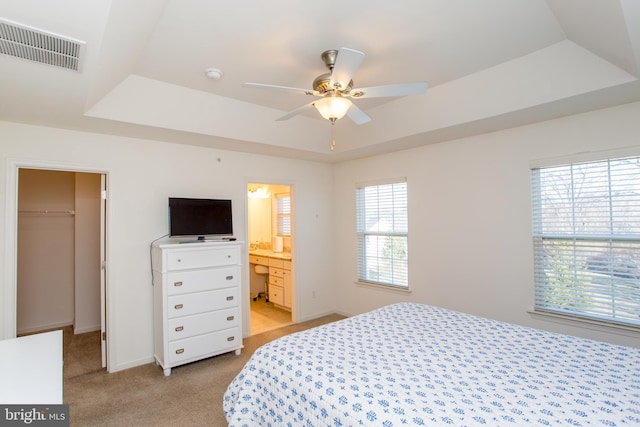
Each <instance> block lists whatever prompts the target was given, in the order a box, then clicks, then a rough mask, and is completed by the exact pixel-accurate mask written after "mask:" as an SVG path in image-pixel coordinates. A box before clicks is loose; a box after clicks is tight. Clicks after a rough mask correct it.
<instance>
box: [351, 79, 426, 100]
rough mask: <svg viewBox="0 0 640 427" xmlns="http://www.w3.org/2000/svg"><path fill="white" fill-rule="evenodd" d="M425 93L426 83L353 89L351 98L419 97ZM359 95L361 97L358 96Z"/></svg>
mask: <svg viewBox="0 0 640 427" xmlns="http://www.w3.org/2000/svg"><path fill="white" fill-rule="evenodd" d="M426 91H427V83H426V82H419V83H404V84H395V85H386V86H371V87H363V88H358V89H353V90H352V91H351V94H350V95H351V96H352V97H354V98H382V97H385V96H406V95H419V94H421V93H425V92H426ZM360 93H361V95H360Z"/></svg>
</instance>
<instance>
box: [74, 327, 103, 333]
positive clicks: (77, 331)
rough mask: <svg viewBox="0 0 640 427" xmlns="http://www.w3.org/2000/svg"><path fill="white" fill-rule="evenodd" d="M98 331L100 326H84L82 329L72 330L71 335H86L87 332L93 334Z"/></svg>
mask: <svg viewBox="0 0 640 427" xmlns="http://www.w3.org/2000/svg"><path fill="white" fill-rule="evenodd" d="M99 330H100V325H97V326H96V325H94V326H85V327H84V328H73V334H74V335H78V334H86V333H88V332H94V331H99Z"/></svg>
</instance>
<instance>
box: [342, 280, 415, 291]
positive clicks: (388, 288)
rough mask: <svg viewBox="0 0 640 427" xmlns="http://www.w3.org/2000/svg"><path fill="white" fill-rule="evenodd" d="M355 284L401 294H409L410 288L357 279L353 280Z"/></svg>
mask: <svg viewBox="0 0 640 427" xmlns="http://www.w3.org/2000/svg"><path fill="white" fill-rule="evenodd" d="M353 283H355V284H356V285H358V286H360V287H363V288H373V289H377V290H380V291H385V292H391V293H394V294H403V295H409V294H411V289H409V288H408V287H407V288H401V287H399V286H393V285H381V284H379V283H372V282H361V281H359V280H356V281H355V282H353Z"/></svg>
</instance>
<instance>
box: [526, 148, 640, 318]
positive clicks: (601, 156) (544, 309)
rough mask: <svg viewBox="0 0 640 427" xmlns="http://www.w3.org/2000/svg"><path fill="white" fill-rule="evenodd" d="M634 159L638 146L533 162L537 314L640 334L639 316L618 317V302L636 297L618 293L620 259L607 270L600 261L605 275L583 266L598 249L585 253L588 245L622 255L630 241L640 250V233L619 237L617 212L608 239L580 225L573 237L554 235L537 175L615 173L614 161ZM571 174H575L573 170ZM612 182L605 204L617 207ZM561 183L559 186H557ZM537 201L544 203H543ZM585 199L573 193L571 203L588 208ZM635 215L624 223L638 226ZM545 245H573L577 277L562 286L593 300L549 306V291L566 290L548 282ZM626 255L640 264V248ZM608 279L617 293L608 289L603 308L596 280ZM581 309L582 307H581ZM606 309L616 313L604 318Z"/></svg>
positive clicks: (639, 157)
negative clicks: (602, 169) (583, 170)
mask: <svg viewBox="0 0 640 427" xmlns="http://www.w3.org/2000/svg"><path fill="white" fill-rule="evenodd" d="M630 158H631V159H633V158H635V159H636V160H637V161H638V163H640V150H639V149H638V148H635V147H634V148H627V149H621V150H610V151H606V152H589V153H582V154H579V155H573V156H564V157H561V158H556V159H544V160H539V161H534V162H531V163H530V169H531V171H530V172H531V178H530V188H531V201H532V205H531V211H532V241H533V242H532V243H533V257H534V260H533V261H534V263H533V264H534V265H533V267H534V271H533V272H534V283H533V286H534V304H533V310H532V312H533V313H536V314H543V315H550V316H560V317H564V318H568V319H572V320H575V321H579V322H581V323H591V324H601V325H607V326H614V327H619V328H624V329H632V330H639V329H640V319H639V321H638V322H636V321H635V317H633V316H631V315H628V314H627V315H626V316H621V315H620V314H619V313H617V312H616V308H615V306H616V304H617V303H620V302H622V301H624V299H623V298H626V297H628V296H630V295H631V296H635V295H634V293H633V291H629V293H626V292H620V291H617V290H616V289H615V288H616V287H617V286H618V285H617V284H614V282H616V281H620V280H621V279H618V278H616V274H615V272H616V271H617V270H616V265H617V264H616V263H617V262H618V261H617V258H614V257H613V256H610V257H609V258H607V259H608V261H607V263H606V267H604V269H603V267H602V265H604V264H601V262H602V261H601V260H599V263H600V264H598V266H597V267H598V269H599V270H598V271H595V273H594V270H593V265H591V266H589V264H588V263H587V264H586V266H584V265H583V264H580V263H579V261H578V260H579V259H580V257H586V256H587V255H589V254H590V253H589V252H588V251H593V250H594V249H592V248H591V246H589V248H588V249H584V248H583V246H584V245H587V246H588V245H592V246H593V247H605V248H607V250H609V251H614V250H619V249H620V248H621V247H624V245H627V244H628V243H629V242H630V241H631V242H636V243H638V244H639V245H640V233H638V232H637V233H635V234H634V236H633V237H632V238H631V239H630V238H629V235H628V233H616V231H615V228H616V227H614V219H613V217H614V216H613V214H612V213H610V216H611V220H610V221H611V224H610V228H611V232H610V234H605V235H602V234H598V233H593V232H591V233H589V232H588V233H586V234H585V233H584V232H583V231H577V229H576V227H575V226H574V228H573V230H572V231H571V232H570V233H567V232H562V233H558V232H557V231H555V232H553V233H551V232H545V228H544V226H546V227H550V226H552V225H555V223H551V220H549V221H547V222H544V220H543V218H542V216H543V213H542V212H541V211H540V209H542V208H541V204H542V200H541V198H542V196H541V195H540V192H541V189H540V187H536V186H537V185H540V182H539V181H538V182H536V174H539V173H540V172H539V171H540V170H543V169H554V168H557V169H560V168H572V167H573V166H576V167H581V166H584V165H589V164H592V165H591V166H596V165H597V164H598V163H606V165H607V167H608V168H609V169H610V168H611V163H612V162H619V161H621V160H624V159H630ZM571 171H573V169H571ZM572 173H573V172H572ZM590 179H594V178H590ZM607 179H608V181H607V185H605V186H603V187H608V192H607V193H606V199H605V200H607V201H609V203H610V205H613V200H616V199H615V198H616V197H617V196H616V195H615V193H614V191H613V190H612V188H613V187H614V185H615V183H616V182H617V181H612V180H611V176H609V177H608V178H607ZM636 179H637V178H636ZM555 182H556V183H557V181H555ZM570 182H571V185H572V188H573V187H574V186H575V185H576V179H574V177H573V175H571V181H570ZM612 183H613V184H612ZM537 197H538V198H540V199H537ZM584 199H586V196H581V195H578V196H576V195H575V193H573V192H572V193H571V196H567V199H566V200H570V201H571V205H572V206H574V205H575V203H580V202H582V203H585V201H584ZM572 209H573V208H572ZM635 212H638V213H640V208H638V209H637V210H636V211H634V212H632V213H629V212H626V211H625V215H624V216H623V217H622V218H629V216H631V217H632V220H631V221H629V220H627V221H623V222H624V224H625V225H626V224H635V223H637V222H638V221H637V217H636V216H634V215H633V213H635ZM619 218H620V217H616V219H617V220H619ZM598 219H601V218H600V217H598ZM572 220H573V221H576V219H575V218H573V219H572ZM586 224H587V226H593V225H594V224H595V222H588V223H586ZM545 242H546V243H550V244H553V243H556V242H563V244H564V245H565V247H569V246H571V245H573V246H571V247H572V248H573V249H571V250H573V251H574V253H575V254H578V256H574V257H573V258H574V259H575V260H576V261H575V262H574V263H572V264H571V268H570V269H567V270H565V271H568V272H569V273H568V276H571V278H570V279H567V280H565V281H562V282H561V283H563V284H565V285H567V286H566V289H573V290H574V292H575V293H576V294H580V293H581V292H585V289H586V293H587V294H589V293H590V292H591V294H589V296H588V297H585V296H575V297H572V298H574V299H573V300H571V299H570V298H566V299H564V298H565V297H561V302H571V301H573V304H574V306H573V308H564V309H563V308H562V304H560V303H558V301H556V302H555V303H549V302H545V300H544V298H545V295H547V294H548V293H549V292H554V291H558V290H559V289H561V288H560V287H559V286H558V285H553V284H549V281H550V280H552V279H549V278H548V277H551V276H549V275H548V273H549V271H548V269H547V270H545V266H547V267H548V262H547V261H546V260H545V258H546V256H548V252H545V247H550V245H548V246H545V244H546V243H545ZM607 244H608V245H609V246H608V247H607V246H606V245H607ZM598 245H600V246H598ZM626 250H627V251H630V252H632V253H633V254H635V259H640V246H639V247H637V248H635V247H633V248H632V249H628V248H627V249H626ZM545 255H546V256H545ZM567 258H569V257H567ZM583 260H584V258H583ZM564 261H565V260H564V259H563V262H564ZM639 266H640V265H639ZM585 271H590V272H591V273H594V274H593V275H587V274H585ZM634 271H635V270H634ZM607 272H608V273H607ZM607 274H608V275H609V276H610V277H609V278H608V279H607V280H608V281H609V282H610V287H611V290H608V291H607V292H609V293H610V295H611V302H610V303H608V305H604V304H603V305H600V303H601V298H602V297H601V296H598V295H600V294H597V293H593V292H594V289H596V287H597V286H598V285H600V283H599V282H597V281H596V278H597V280H602V278H601V277H599V276H602V275H605V276H606V275H607ZM594 277H596V278H594ZM587 279H588V280H589V282H588V283H587V284H586V285H585V284H584V281H585V280H587ZM634 280H635V281H636V283H637V284H638V286H640V278H638V279H633V280H632V281H634ZM580 281H583V283H580ZM599 298H600V299H599ZM585 299H586V300H587V301H588V303H587V306H589V308H588V309H584V308H581V307H580V303H583V302H584V300H585ZM636 301H637V302H636ZM636 305H637V306H638V307H640V299H637V300H636V299H635V298H634V299H633V300H632V303H631V308H630V310H631V313H634V312H635V311H640V308H636ZM575 307H578V308H575ZM600 307H604V308H600ZM606 310H610V311H611V313H612V314H610V315H608V314H607V315H605V314H602V312H604V311H606ZM625 317H632V318H631V319H627V318H625Z"/></svg>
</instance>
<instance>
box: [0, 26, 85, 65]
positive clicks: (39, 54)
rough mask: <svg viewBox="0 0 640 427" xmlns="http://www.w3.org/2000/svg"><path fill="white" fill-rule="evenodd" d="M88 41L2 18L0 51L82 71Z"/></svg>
mask: <svg viewBox="0 0 640 427" xmlns="http://www.w3.org/2000/svg"><path fill="white" fill-rule="evenodd" d="M84 45H85V43H84V42H81V41H78V40H73V39H70V38H66V37H61V36H59V35H57V34H53V33H49V32H46V31H41V30H36V29H35V28H31V27H28V26H25V25H21V24H17V23H15V22H11V21H7V20H4V19H0V53H2V54H4V55H11V56H15V57H18V58H23V59H26V60H29V61H34V62H40V63H42V64H49V65H53V66H56V67H61V68H66V69H68V70H74V71H80V53H81V51H82V50H83V47H84Z"/></svg>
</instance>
